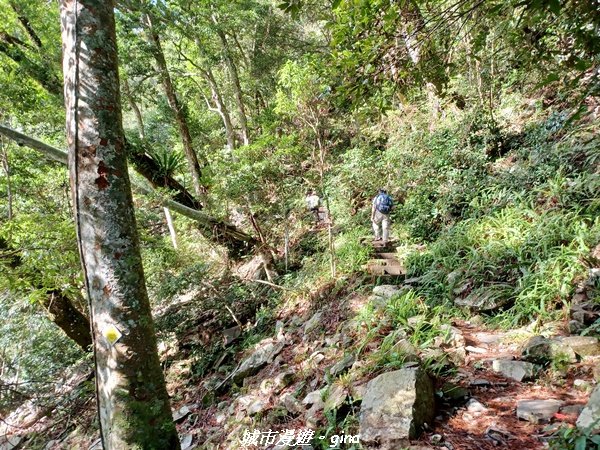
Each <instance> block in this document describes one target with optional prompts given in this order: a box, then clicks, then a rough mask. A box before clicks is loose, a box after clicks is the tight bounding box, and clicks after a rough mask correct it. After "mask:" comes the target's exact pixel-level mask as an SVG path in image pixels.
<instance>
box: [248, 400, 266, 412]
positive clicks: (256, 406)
mask: <svg viewBox="0 0 600 450" xmlns="http://www.w3.org/2000/svg"><path fill="white" fill-rule="evenodd" d="M266 410H267V402H266V401H265V400H263V399H258V400H256V401H254V402H253V403H252V404H251V405H249V406H248V408H247V409H246V411H247V412H248V415H250V416H253V415H255V414H258V413H262V412H264V411H266Z"/></svg>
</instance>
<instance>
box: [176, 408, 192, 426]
mask: <svg viewBox="0 0 600 450" xmlns="http://www.w3.org/2000/svg"><path fill="white" fill-rule="evenodd" d="M190 412H191V410H190V408H189V407H188V406H187V405H184V406H182V407H181V408H179V409H178V410H177V411H173V422H179V421H180V420H181V419H183V418H184V417H185V416H187V415H188V414H189V413H190Z"/></svg>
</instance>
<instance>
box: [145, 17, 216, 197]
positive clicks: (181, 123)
mask: <svg viewBox="0 0 600 450" xmlns="http://www.w3.org/2000/svg"><path fill="white" fill-rule="evenodd" d="M145 22H146V24H145V25H146V26H147V27H148V34H149V35H150V39H151V41H152V54H153V56H154V59H155V60H156V66H157V68H158V71H159V73H160V77H161V80H162V85H163V88H164V90H165V95H166V96H167V100H168V102H169V107H170V108H171V110H172V111H173V114H174V115H175V121H176V122H177V127H178V128H179V134H180V135H181V141H182V143H183V151H184V152H185V157H186V158H187V162H188V166H189V169H190V172H191V174H192V184H193V185H194V191H195V192H196V195H197V196H198V198H203V197H204V195H205V188H204V187H203V186H202V182H201V180H200V178H201V169H200V163H199V162H198V156H197V155H196V152H195V150H194V145H193V143H192V136H191V134H190V128H189V127H188V122H187V118H186V116H185V111H184V109H183V105H182V104H181V103H180V102H179V98H178V97H177V93H176V92H175V86H173V81H172V80H171V75H170V74H169V68H168V67H167V61H166V59H165V54H164V52H163V50H162V45H161V43H160V37H159V36H158V33H157V32H156V30H155V29H154V27H153V25H152V19H151V17H150V16H149V15H148V14H146V16H145Z"/></svg>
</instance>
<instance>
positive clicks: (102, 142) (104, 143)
mask: <svg viewBox="0 0 600 450" xmlns="http://www.w3.org/2000/svg"><path fill="white" fill-rule="evenodd" d="M107 144H108V139H106V138H102V139H100V145H107Z"/></svg>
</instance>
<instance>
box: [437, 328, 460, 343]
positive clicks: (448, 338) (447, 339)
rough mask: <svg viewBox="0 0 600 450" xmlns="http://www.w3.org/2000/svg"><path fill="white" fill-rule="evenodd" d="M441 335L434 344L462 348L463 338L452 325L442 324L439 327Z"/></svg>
mask: <svg viewBox="0 0 600 450" xmlns="http://www.w3.org/2000/svg"><path fill="white" fill-rule="evenodd" d="M440 331H441V334H440V336H438V337H437V338H436V341H437V342H436V344H437V345H438V346H441V345H450V346H452V347H464V346H465V337H464V336H463V334H462V333H461V332H460V330H459V329H458V328H456V327H453V326H452V325H448V324H442V325H440Z"/></svg>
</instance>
